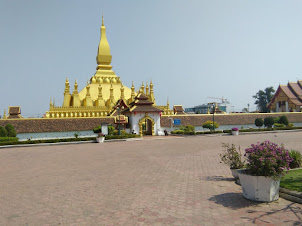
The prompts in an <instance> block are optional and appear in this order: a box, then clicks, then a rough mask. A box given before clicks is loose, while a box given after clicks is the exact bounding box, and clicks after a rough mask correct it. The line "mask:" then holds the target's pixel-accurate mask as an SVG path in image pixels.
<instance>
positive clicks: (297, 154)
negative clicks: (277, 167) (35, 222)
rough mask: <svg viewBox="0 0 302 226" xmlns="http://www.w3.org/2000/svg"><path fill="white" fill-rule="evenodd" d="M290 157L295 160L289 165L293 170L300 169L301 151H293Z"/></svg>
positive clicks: (301, 161) (301, 162)
mask: <svg viewBox="0 0 302 226" xmlns="http://www.w3.org/2000/svg"><path fill="white" fill-rule="evenodd" d="M289 156H290V157H291V158H292V159H293V161H292V162H290V163H289V167H290V168H291V169H294V168H299V167H300V166H301V165H302V154H301V153H300V152H299V151H295V150H291V151H290V152H289Z"/></svg>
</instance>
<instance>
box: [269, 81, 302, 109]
mask: <svg viewBox="0 0 302 226" xmlns="http://www.w3.org/2000/svg"><path fill="white" fill-rule="evenodd" d="M280 92H283V93H284V94H285V95H286V96H287V98H288V99H289V100H290V101H291V102H292V103H293V104H295V105H297V106H302V80H298V81H297V82H289V83H288V84H287V85H279V87H278V89H277V91H276V93H275V95H274V96H273V98H272V100H271V101H270V103H269V104H268V105H267V106H268V107H270V106H271V105H272V104H273V103H274V102H275V99H276V97H277V96H278V95H279V94H280Z"/></svg>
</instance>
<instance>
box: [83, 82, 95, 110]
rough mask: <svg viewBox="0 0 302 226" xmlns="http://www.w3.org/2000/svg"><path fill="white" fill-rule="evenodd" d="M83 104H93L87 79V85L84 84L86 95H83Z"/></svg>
mask: <svg viewBox="0 0 302 226" xmlns="http://www.w3.org/2000/svg"><path fill="white" fill-rule="evenodd" d="M84 106H87V107H91V106H93V104H92V99H91V96H90V86H89V82H88V81H87V86H86V97H85V101H84Z"/></svg>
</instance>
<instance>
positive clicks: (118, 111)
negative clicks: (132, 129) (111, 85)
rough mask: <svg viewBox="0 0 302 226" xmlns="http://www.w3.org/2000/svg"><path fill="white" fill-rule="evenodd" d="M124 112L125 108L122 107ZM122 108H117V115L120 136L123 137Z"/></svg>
mask: <svg viewBox="0 0 302 226" xmlns="http://www.w3.org/2000/svg"><path fill="white" fill-rule="evenodd" d="M121 108H122V110H123V109H124V106H122V107H121ZM121 108H120V107H117V115H118V135H119V136H120V135H121V114H120V113H121V112H120V110H121Z"/></svg>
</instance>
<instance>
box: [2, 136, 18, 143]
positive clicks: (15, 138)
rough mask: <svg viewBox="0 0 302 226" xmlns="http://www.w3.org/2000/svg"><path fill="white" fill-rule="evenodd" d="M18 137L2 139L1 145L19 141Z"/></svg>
mask: <svg viewBox="0 0 302 226" xmlns="http://www.w3.org/2000/svg"><path fill="white" fill-rule="evenodd" d="M18 140H19V138H18V137H0V143H2V142H12V141H18Z"/></svg>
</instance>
